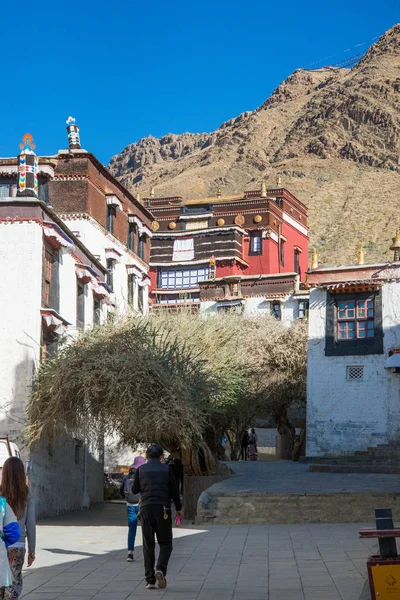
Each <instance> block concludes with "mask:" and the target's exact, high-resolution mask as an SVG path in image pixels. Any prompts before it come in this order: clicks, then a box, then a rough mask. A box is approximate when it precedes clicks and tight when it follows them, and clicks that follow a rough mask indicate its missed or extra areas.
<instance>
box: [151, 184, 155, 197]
mask: <svg viewBox="0 0 400 600" xmlns="http://www.w3.org/2000/svg"><path fill="white" fill-rule="evenodd" d="M154 196H155V192H154V188H153V187H152V188H151V190H150V198H154Z"/></svg>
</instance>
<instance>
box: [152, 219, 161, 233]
mask: <svg viewBox="0 0 400 600" xmlns="http://www.w3.org/2000/svg"><path fill="white" fill-rule="evenodd" d="M151 228H152V230H153V231H158V230H159V229H160V223H159V222H158V221H153V222H152V224H151Z"/></svg>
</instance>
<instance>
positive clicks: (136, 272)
mask: <svg viewBox="0 0 400 600" xmlns="http://www.w3.org/2000/svg"><path fill="white" fill-rule="evenodd" d="M126 272H127V273H128V275H136V277H143V275H145V273H144V272H143V271H141V270H140V269H139V268H138V267H136V265H127V266H126Z"/></svg>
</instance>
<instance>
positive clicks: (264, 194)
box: [261, 179, 267, 198]
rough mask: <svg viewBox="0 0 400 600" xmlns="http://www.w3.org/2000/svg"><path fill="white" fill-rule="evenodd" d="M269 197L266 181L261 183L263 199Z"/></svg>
mask: <svg viewBox="0 0 400 600" xmlns="http://www.w3.org/2000/svg"><path fill="white" fill-rule="evenodd" d="M266 197H267V186H266V185H265V181H264V179H263V180H262V182H261V198H266Z"/></svg>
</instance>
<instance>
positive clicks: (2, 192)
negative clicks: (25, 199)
mask: <svg viewBox="0 0 400 600" xmlns="http://www.w3.org/2000/svg"><path fill="white" fill-rule="evenodd" d="M16 193H17V185H16V183H12V182H11V181H3V182H1V183H0V198H12V197H13V196H15V195H16Z"/></svg>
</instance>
